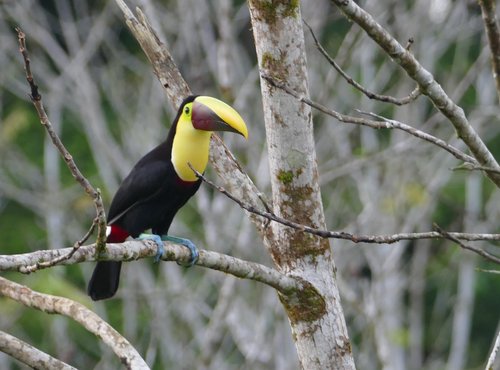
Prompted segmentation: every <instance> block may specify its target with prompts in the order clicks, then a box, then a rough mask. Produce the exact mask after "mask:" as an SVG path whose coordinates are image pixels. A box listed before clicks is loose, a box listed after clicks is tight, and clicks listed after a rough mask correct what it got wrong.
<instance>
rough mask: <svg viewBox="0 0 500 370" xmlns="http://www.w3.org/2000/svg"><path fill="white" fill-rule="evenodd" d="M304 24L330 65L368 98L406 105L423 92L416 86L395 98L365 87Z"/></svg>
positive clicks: (309, 27) (307, 25)
mask: <svg viewBox="0 0 500 370" xmlns="http://www.w3.org/2000/svg"><path fill="white" fill-rule="evenodd" d="M304 24H305V25H306V27H307V28H308V29H309V32H310V33H311V36H312V38H313V40H314V44H315V45H316V48H317V49H318V50H319V52H320V53H321V54H322V55H323V56H324V57H325V58H326V60H327V61H328V63H330V65H331V66H332V67H333V68H334V69H335V70H336V71H337V72H338V73H339V74H340V75H341V76H342V77H343V78H344V79H345V80H346V81H347V83H348V84H350V85H352V86H354V88H356V89H358V90H359V91H361V92H362V93H363V94H365V95H366V96H367V97H368V98H370V99H374V100H378V101H381V102H385V103H391V104H395V105H405V104H409V103H411V102H412V101H415V100H416V99H417V98H418V97H419V96H420V94H421V93H420V89H419V88H418V87H416V88H415V89H414V90H413V91H412V92H411V93H410V95H408V96H405V97H404V98H395V97H393V96H389V95H381V94H377V93H374V92H371V91H370V90H368V89H365V88H364V87H363V86H362V85H361V84H359V83H357V82H356V81H355V80H354V79H353V78H352V77H351V76H349V75H348V74H347V73H345V72H344V70H343V69H342V68H341V67H340V66H339V65H338V64H337V62H336V61H335V60H334V59H333V58H332V57H331V56H330V55H329V54H328V52H327V51H326V50H325V48H324V47H323V46H322V45H321V44H320V42H319V41H318V39H317V37H316V35H315V34H314V31H313V30H312V28H311V26H309V24H308V23H307V22H306V21H304Z"/></svg>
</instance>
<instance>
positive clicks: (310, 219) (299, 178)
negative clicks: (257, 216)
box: [249, 0, 354, 369]
mask: <svg viewBox="0 0 500 370" xmlns="http://www.w3.org/2000/svg"><path fill="white" fill-rule="evenodd" d="M249 7H250V14H251V19H252V29H253V33H254V38H255V44H256V50H257V56H258V59H259V69H260V72H261V90H262V99H263V106H264V119H265V126H266V136H267V145H268V153H269V167H270V177H271V185H272V193H273V210H274V212H275V213H276V214H278V215H279V216H281V217H284V218H287V219H290V220H293V221H296V222H299V223H302V224H305V225H309V226H312V227H317V228H325V219H324V214H323V205H322V202H321V193H320V188H319V184H318V169H317V163H316V152H315V145H314V139H313V125H312V115H311V110H310V108H309V106H307V105H304V104H301V103H299V102H298V101H297V100H296V99H295V98H294V97H292V96H290V95H288V94H287V93H285V92H283V91H281V90H279V89H276V88H274V87H273V86H272V84H270V83H269V82H268V81H267V80H266V79H265V78H263V77H262V75H265V76H268V77H270V78H271V79H274V80H279V81H281V82H285V83H286V84H287V85H288V86H289V87H290V88H292V89H293V90H295V91H297V92H299V93H300V94H303V95H304V96H308V82H307V70H306V55H305V45H304V34H303V29H302V18H301V15H300V9H299V6H298V2H296V1H271V2H269V1H258V0H252V1H249ZM267 243H268V245H269V248H270V251H271V254H272V258H273V260H274V262H275V264H276V266H277V268H278V269H279V270H280V271H282V272H284V273H287V274H290V275H294V276H296V277H299V278H301V279H302V280H303V281H304V285H305V286H306V287H307V288H306V289H304V290H303V291H302V292H299V293H297V294H296V295H294V296H293V298H292V297H291V296H286V297H285V296H281V297H280V298H281V301H282V303H283V305H284V307H285V309H286V311H287V315H288V318H289V320H290V324H291V327H292V333H293V337H294V340H295V344H296V348H297V352H298V356H299V360H300V363H301V366H302V368H304V369H354V361H353V357H352V352H351V344H350V341H349V338H348V334H347V329H346V324H345V320H344V315H343V311H342V307H341V305H340V297H339V291H338V287H337V284H336V278H335V265H334V262H333V258H332V255H331V249H330V244H329V241H328V240H327V239H321V238H318V237H315V236H312V235H310V234H306V233H303V232H300V231H297V230H294V229H291V228H286V227H283V226H281V225H278V224H276V223H272V224H271V225H270V226H269V229H268V233H267Z"/></svg>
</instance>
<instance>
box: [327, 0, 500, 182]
mask: <svg viewBox="0 0 500 370" xmlns="http://www.w3.org/2000/svg"><path fill="white" fill-rule="evenodd" d="M331 1H332V2H333V3H334V4H335V5H336V6H337V7H338V8H339V9H340V10H341V11H342V12H343V13H344V14H345V16H346V17H347V18H349V19H350V20H351V21H353V22H355V23H356V24H358V25H359V26H360V27H361V28H363V30H364V31H365V32H366V34H367V35H368V36H370V38H372V40H373V41H375V42H376V43H377V44H378V45H379V46H380V47H381V48H382V49H383V50H384V51H385V52H386V53H387V55H389V56H390V57H391V59H392V60H393V61H395V62H396V63H397V64H399V65H400V66H401V68H403V69H404V70H405V71H406V73H407V74H408V76H410V78H412V79H413V80H414V81H415V82H416V83H417V84H418V87H419V89H420V91H421V92H422V94H424V95H426V96H427V97H428V98H429V99H430V100H431V102H432V103H433V104H434V106H435V107H436V108H437V109H438V110H439V111H440V112H441V113H442V114H443V115H444V116H445V117H446V118H448V120H449V121H450V123H451V124H452V125H453V127H454V128H455V130H456V131H457V134H458V136H459V137H460V138H461V139H462V140H463V142H464V143H465V144H466V145H467V147H468V148H469V149H470V151H471V152H472V154H473V155H474V158H475V159H476V160H477V161H478V162H479V164H480V165H482V166H486V167H489V168H493V169H500V166H499V165H498V162H497V161H496V159H495V157H493V154H492V153H491V152H490V151H489V149H488V147H487V146H486V145H485V143H484V142H483V140H482V139H481V137H480V136H479V135H478V133H477V132H476V131H475V130H474V128H473V127H472V126H471V124H470V123H469V121H468V120H467V117H466V116H465V113H464V111H463V109H462V108H461V107H459V106H458V105H457V104H455V102H454V101H453V100H452V99H451V98H450V97H449V96H448V95H447V94H446V92H445V91H444V90H443V88H442V87H441V85H439V83H438V82H437V81H436V80H435V79H434V76H433V75H432V74H431V73H430V72H429V71H428V70H426V69H425V68H424V67H423V66H422V65H421V64H420V63H419V62H418V60H417V59H416V58H415V57H414V56H413V54H412V53H411V52H409V51H408V50H406V49H405V48H404V47H403V46H402V45H401V44H400V43H399V42H398V41H397V40H396V39H395V38H394V37H392V36H391V35H390V34H389V32H387V31H386V30H385V29H384V28H383V27H382V26H381V25H380V24H379V23H378V22H377V21H375V19H374V18H373V17H372V16H371V15H370V14H369V13H368V12H366V11H365V10H364V9H362V8H361V7H359V6H358V5H357V4H356V2H354V1H352V0H331ZM486 175H487V176H488V178H490V179H491V180H492V181H493V182H494V183H495V184H496V185H497V187H500V175H498V174H496V173H494V172H486Z"/></svg>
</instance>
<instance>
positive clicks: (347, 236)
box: [188, 163, 500, 264]
mask: <svg viewBox="0 0 500 370" xmlns="http://www.w3.org/2000/svg"><path fill="white" fill-rule="evenodd" d="M188 165H189V167H190V168H191V170H192V171H193V172H194V173H195V174H196V176H197V177H198V178H200V179H201V180H202V181H203V182H205V183H207V184H208V185H210V186H211V187H213V188H214V189H216V190H217V191H219V192H220V193H222V194H224V195H225V196H226V197H228V198H229V199H231V200H232V201H233V202H235V203H236V204H238V205H239V206H240V207H241V208H243V209H244V210H246V211H248V212H251V213H255V214H257V215H259V216H262V217H265V218H267V219H269V220H271V221H275V222H278V223H280V224H282V225H285V226H288V227H291V228H293V229H296V230H300V231H303V232H305V233H309V234H312V235H316V236H319V237H322V238H329V239H344V240H350V241H352V242H353V243H370V244H393V243H396V242H399V241H403V240H419V239H443V238H444V239H449V240H453V241H455V240H457V241H460V240H466V241H479V240H489V241H500V234H475V233H458V232H445V231H443V230H440V231H437V230H436V231H428V232H420V233H399V234H392V235H357V234H352V233H349V232H346V231H330V230H321V229H316V228H313V227H310V226H306V225H302V224H299V223H297V222H293V221H290V220H287V219H284V218H282V217H279V216H277V215H275V214H274V213H271V212H266V211H262V210H259V209H256V208H255V207H253V206H251V205H248V204H245V203H243V202H242V201H240V200H239V199H237V198H236V197H235V196H233V195H232V194H231V193H229V192H228V191H227V190H226V189H224V188H223V187H221V186H218V185H216V184H214V183H213V182H212V181H210V180H208V179H207V178H206V177H205V176H204V175H203V174H201V173H200V172H198V171H196V170H195V169H194V167H192V166H191V164H189V163H188ZM451 238H453V239H451ZM457 243H458V244H459V245H460V246H461V247H462V248H464V249H467V250H470V251H472V252H475V253H477V254H479V255H481V256H482V257H484V258H486V259H488V260H490V261H492V262H495V263H498V264H500V258H498V257H496V256H494V255H492V254H490V253H488V252H485V251H484V250H482V249H480V248H476V247H471V246H468V245H465V244H463V243H461V242H457Z"/></svg>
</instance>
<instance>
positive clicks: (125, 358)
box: [0, 248, 149, 369]
mask: <svg viewBox="0 0 500 370" xmlns="http://www.w3.org/2000/svg"><path fill="white" fill-rule="evenodd" d="M93 252H95V248H94V250H93ZM75 254H76V253H75ZM0 294H1V295H3V296H5V297H8V298H10V299H13V300H14V301H16V302H19V303H22V304H23V305H25V306H27V307H31V308H36V309H37V310H40V311H42V312H45V313H49V314H60V315H64V316H67V317H69V318H71V319H73V320H75V321H76V322H78V323H79V324H80V325H82V326H83V327H84V328H85V329H87V330H88V331H90V332H91V333H93V334H95V335H96V336H98V337H99V338H102V340H103V341H104V343H106V344H107V345H108V346H109V347H110V348H111V349H112V350H113V352H114V353H115V354H116V355H117V356H118V358H119V359H120V361H121V362H122V363H123V364H124V365H125V367H126V368H127V369H149V367H148V365H147V364H146V363H145V362H144V360H143V359H142V358H141V356H140V355H139V353H138V352H137V351H136V350H135V348H134V347H133V346H132V345H131V344H130V343H129V342H128V341H127V340H126V339H125V338H124V337H122V336H121V335H120V333H118V332H117V331H116V330H115V329H113V328H112V327H111V326H110V325H109V324H108V323H107V322H106V321H104V320H103V319H101V318H100V317H99V316H98V315H96V314H95V313H94V312H92V311H91V310H89V309H88V308H87V307H85V306H83V305H82V304H80V303H78V302H75V301H73V300H71V299H68V298H63V297H57V296H53V295H49V294H43V293H38V292H36V291H34V290H31V289H29V288H28V287H26V286H23V285H20V284H17V283H14V282H12V281H10V280H7V279H5V278H3V277H0Z"/></svg>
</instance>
